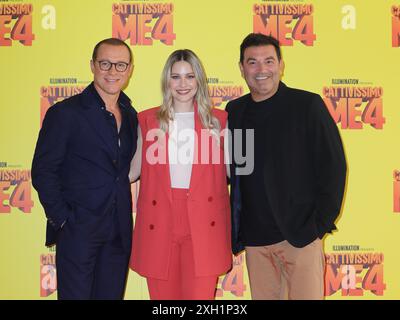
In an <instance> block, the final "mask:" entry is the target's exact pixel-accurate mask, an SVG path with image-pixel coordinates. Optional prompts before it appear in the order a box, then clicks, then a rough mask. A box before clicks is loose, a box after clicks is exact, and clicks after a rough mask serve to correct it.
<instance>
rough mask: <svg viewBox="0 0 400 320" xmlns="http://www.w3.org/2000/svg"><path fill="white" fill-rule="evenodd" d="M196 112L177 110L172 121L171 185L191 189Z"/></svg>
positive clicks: (170, 141)
mask: <svg viewBox="0 0 400 320" xmlns="http://www.w3.org/2000/svg"><path fill="white" fill-rule="evenodd" d="M194 139H195V130H194V112H177V113H175V115H174V120H173V121H171V122H170V133H169V139H168V160H169V172H170V177H171V187H172V188H180V189H189V186H190V178H191V176H192V165H193V158H194Z"/></svg>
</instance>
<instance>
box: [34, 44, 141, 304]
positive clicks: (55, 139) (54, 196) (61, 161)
mask: <svg viewBox="0 0 400 320" xmlns="http://www.w3.org/2000/svg"><path fill="white" fill-rule="evenodd" d="M91 69H92V72H93V74H94V81H93V82H92V83H91V84H90V85H89V86H88V87H87V88H86V89H85V90H84V91H83V92H82V93H81V94H78V95H76V96H73V97H71V98H69V99H66V100H64V101H62V102H59V103H57V104H55V105H54V106H53V107H51V108H50V109H49V110H48V112H47V114H46V116H45V118H44V121H43V126H42V128H41V130H40V133H39V138H38V141H37V145H36V150H35V155H34V159H33V164H32V182H33V186H34V187H35V189H36V190H37V191H38V194H39V198H40V202H41V203H42V205H43V207H44V210H45V212H46V217H47V236H46V245H48V246H49V245H53V244H56V245H57V250H56V266H57V285H58V298H59V299H122V298H123V294H124V290H125V284H126V278H127V273H128V263H129V256H130V252H131V239H132V214H131V213H132V210H131V209H132V200H131V199H132V197H131V192H130V182H129V179H128V173H129V168H130V163H131V160H132V158H133V155H134V153H135V150H136V139H137V138H136V137H137V116H136V111H135V110H134V109H133V108H132V106H131V102H130V99H129V98H128V97H127V96H126V95H125V94H124V93H123V92H122V91H121V90H122V88H123V87H124V86H125V85H126V83H127V81H128V79H129V77H130V76H131V74H132V69H133V62H132V52H131V50H130V48H129V46H127V45H126V44H125V43H124V42H123V41H121V40H119V39H113V38H111V39H105V40H103V41H101V42H99V43H98V44H97V45H96V47H95V48H94V51H93V56H92V61H91Z"/></svg>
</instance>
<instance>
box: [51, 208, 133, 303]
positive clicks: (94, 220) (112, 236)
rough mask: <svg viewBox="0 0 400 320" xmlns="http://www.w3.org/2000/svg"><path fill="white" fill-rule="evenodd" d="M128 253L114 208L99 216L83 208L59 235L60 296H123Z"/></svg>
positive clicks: (75, 298)
mask: <svg viewBox="0 0 400 320" xmlns="http://www.w3.org/2000/svg"><path fill="white" fill-rule="evenodd" d="M78 213H79V215H78ZM129 257H130V249H129V248H124V247H123V244H122V241H121V237H120V232H119V225H118V220H117V216H116V213H115V210H113V211H111V212H108V213H107V214H106V215H103V216H100V217H99V216H94V215H93V214H90V213H88V212H85V211H84V210H83V209H80V210H79V212H77V214H76V215H75V218H74V219H69V220H68V221H67V222H66V223H65V225H64V226H63V227H62V229H61V231H60V233H59V238H58V239H57V248H56V267H57V291H58V299H59V300H65V299H67V300H72V299H73V300H78V299H79V300H81V299H84V300H89V299H101V300H105V299H107V300H108V299H112V300H119V299H123V296H124V292H125V285H126V279H127V275H128V264H129Z"/></svg>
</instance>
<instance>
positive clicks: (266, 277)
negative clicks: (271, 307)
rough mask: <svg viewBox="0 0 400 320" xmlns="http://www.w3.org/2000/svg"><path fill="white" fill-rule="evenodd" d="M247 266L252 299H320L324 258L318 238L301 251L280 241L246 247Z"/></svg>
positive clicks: (322, 288)
mask: <svg viewBox="0 0 400 320" xmlns="http://www.w3.org/2000/svg"><path fill="white" fill-rule="evenodd" d="M245 249H246V264H247V269H248V273H249V279H250V290H251V297H252V299H254V300H286V299H289V300H322V299H323V298H324V272H325V257H324V252H323V248H322V241H321V240H320V239H319V238H317V239H316V240H314V241H313V242H311V243H310V244H308V245H307V246H305V247H303V248H296V247H293V246H292V245H291V244H290V243H289V242H287V241H286V240H285V241H282V242H279V243H276V244H273V245H269V246H262V247H246V248H245Z"/></svg>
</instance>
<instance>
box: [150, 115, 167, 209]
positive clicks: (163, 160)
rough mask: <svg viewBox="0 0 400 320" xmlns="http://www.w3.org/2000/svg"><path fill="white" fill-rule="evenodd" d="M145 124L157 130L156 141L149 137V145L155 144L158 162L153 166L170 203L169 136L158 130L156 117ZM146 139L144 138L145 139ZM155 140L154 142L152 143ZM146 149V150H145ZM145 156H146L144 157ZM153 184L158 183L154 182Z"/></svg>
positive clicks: (158, 124) (158, 125)
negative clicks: (163, 185)
mask: <svg viewBox="0 0 400 320" xmlns="http://www.w3.org/2000/svg"><path fill="white" fill-rule="evenodd" d="M146 122H147V127H148V128H149V129H150V130H151V129H158V130H157V133H156V137H157V138H156V139H154V137H149V138H151V139H150V141H149V142H150V145H152V144H154V143H155V144H157V145H156V146H157V151H158V157H159V160H160V161H159V162H157V163H155V164H153V166H154V168H155V170H156V172H157V175H158V177H159V178H160V182H161V183H165V184H166V186H167V188H166V189H165V191H166V193H167V197H168V199H169V200H170V202H171V203H172V191H171V176H170V170H169V159H168V138H169V134H168V132H167V133H164V132H163V131H162V130H161V129H159V128H160V123H159V121H158V119H157V118H156V116H155V115H154V116H151V117H148V118H147V119H146ZM145 138H146V137H144V139H145ZM154 140H156V141H154ZM146 149H147V148H146ZM145 156H146V155H145ZM154 183H158V182H157V181H155V182H154Z"/></svg>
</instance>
